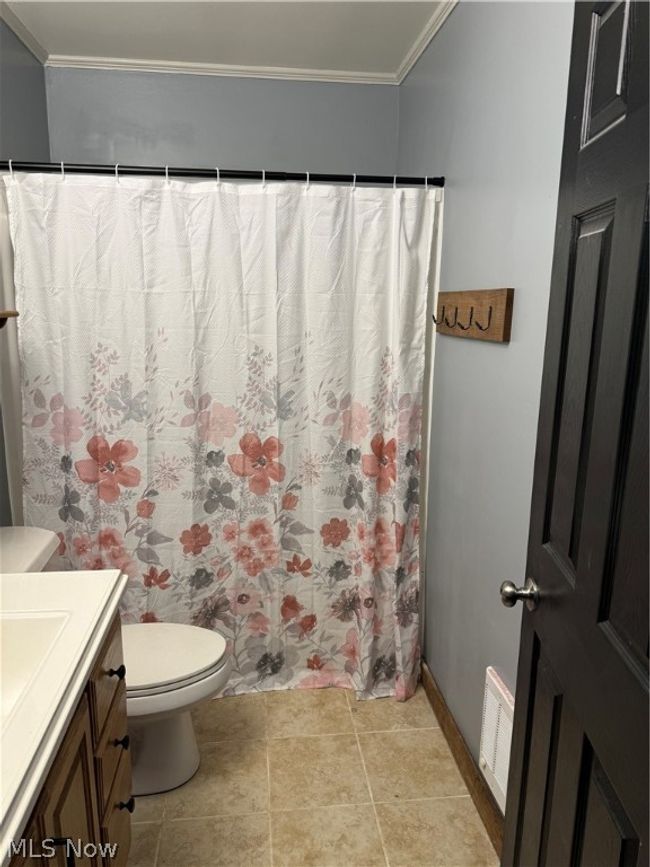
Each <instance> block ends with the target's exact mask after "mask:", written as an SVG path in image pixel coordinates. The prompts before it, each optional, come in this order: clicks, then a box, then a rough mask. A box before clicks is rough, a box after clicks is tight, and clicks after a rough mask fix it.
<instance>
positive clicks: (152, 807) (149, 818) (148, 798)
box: [131, 795, 165, 822]
mask: <svg viewBox="0 0 650 867" xmlns="http://www.w3.org/2000/svg"><path fill="white" fill-rule="evenodd" d="M164 810H165V796H164V795H138V797H137V798H136V799H135V810H134V811H133V817H132V819H131V821H132V822H157V821H158V820H159V819H162V818H163V815H164Z"/></svg>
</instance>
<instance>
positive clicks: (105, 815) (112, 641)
mask: <svg viewBox="0 0 650 867" xmlns="http://www.w3.org/2000/svg"><path fill="white" fill-rule="evenodd" d="M129 746H130V743H129V736H128V731H127V719H126V684H125V668H124V660H123V655H122V640H121V630H120V623H119V618H116V620H115V622H114V623H113V625H112V627H111V629H110V630H109V634H108V636H107V638H106V640H105V642H104V645H103V647H102V649H101V651H100V652H99V654H98V657H97V660H96V662H95V664H94V666H93V668H92V672H91V675H90V680H89V681H88V684H87V686H86V689H85V690H84V693H83V695H82V697H81V699H80V701H79V704H78V706H77V709H76V711H75V713H74V716H73V718H72V722H71V723H70V725H69V726H68V730H67V732H66V734H65V737H64V739H63V742H62V743H61V746H60V747H59V751H58V753H57V756H56V758H55V760H54V764H53V765H52V768H51V769H50V773H49V774H48V777H47V779H46V781H45V785H44V786H43V789H42V791H41V794H40V796H39V799H38V801H37V804H36V808H35V809H34V812H33V814H32V816H31V818H30V820H29V823H28V825H27V828H26V830H25V834H24V836H25V838H26V839H30V838H31V839H32V840H34V841H38V843H39V844H40V845H38V846H36V851H37V852H38V851H41V850H42V852H43V856H45V855H48V854H51V853H52V848H51V847H52V844H51V843H50V840H51V838H54V840H57V839H59V840H65V839H70V840H73V841H74V844H75V846H77V847H78V841H79V840H81V841H82V842H83V843H85V844H94V846H90V847H87V848H86V849H85V850H84V851H83V852H82V853H81V854H77V853H74V854H73V858H72V859H71V858H70V857H69V855H68V857H67V858H66V852H65V847H64V846H63V845H58V846H56V847H55V850H54V851H55V853H56V854H55V855H54V857H42V858H33V857H32V858H29V857H27V858H25V857H23V856H22V855H17V856H15V857H14V858H13V860H12V861H11V865H10V867H23V865H27V864H29V865H36V864H42V865H45V864H48V865H49V864H55V865H57V867H58V865H60V867H69V865H71V864H74V865H75V867H77V865H78V867H124V865H126V863H127V859H128V854H129V845H130V840H131V815H130V814H131V812H132V811H133V807H134V803H135V801H134V799H133V797H132V796H131V758H130V752H129ZM100 843H101V844H117V850H116V851H115V854H114V857H111V856H110V854H108V853H107V852H106V851H104V852H103V853H102V851H101V849H100V848H99V844H100ZM46 847H48V848H46ZM95 847H97V848H95Z"/></svg>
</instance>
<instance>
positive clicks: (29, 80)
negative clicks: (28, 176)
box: [0, 20, 50, 526]
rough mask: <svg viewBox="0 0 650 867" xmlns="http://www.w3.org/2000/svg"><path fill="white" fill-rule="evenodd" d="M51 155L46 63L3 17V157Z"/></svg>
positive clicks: (0, 475)
mask: <svg viewBox="0 0 650 867" xmlns="http://www.w3.org/2000/svg"><path fill="white" fill-rule="evenodd" d="M49 158H50V142H49V137H48V129H47V103H46V98H45V74H44V70H43V66H42V65H41V63H40V61H39V60H37V59H36V58H35V57H34V55H33V54H32V53H31V52H30V51H29V50H28V49H27V48H26V47H25V46H24V45H23V43H22V42H21V41H20V39H18V37H17V36H16V35H15V34H14V32H13V30H11V29H10V28H9V27H7V25H6V24H5V22H4V21H2V20H0V159H15V160H34V161H40V160H44V161H46V162H47V161H48V160H49ZM9 327H12V326H11V325H9ZM1 339H2V337H1V336H0V340H1ZM8 524H11V510H10V507H9V491H8V486H7V467H6V459H5V448H4V434H3V430H2V413H1V410H0V526H6V525H8Z"/></svg>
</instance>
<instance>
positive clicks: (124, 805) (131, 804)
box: [117, 795, 135, 813]
mask: <svg viewBox="0 0 650 867" xmlns="http://www.w3.org/2000/svg"><path fill="white" fill-rule="evenodd" d="M117 808H118V810H128V811H129V813H132V812H133V811H134V810H135V798H134V797H133V795H131V797H130V798H129V800H128V801H120V803H119V804H118V805H117Z"/></svg>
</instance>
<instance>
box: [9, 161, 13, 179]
mask: <svg viewBox="0 0 650 867" xmlns="http://www.w3.org/2000/svg"><path fill="white" fill-rule="evenodd" d="M12 163H13V160H9V174H10V175H11V177H12V179H13V176H14V167H13V165H12Z"/></svg>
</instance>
